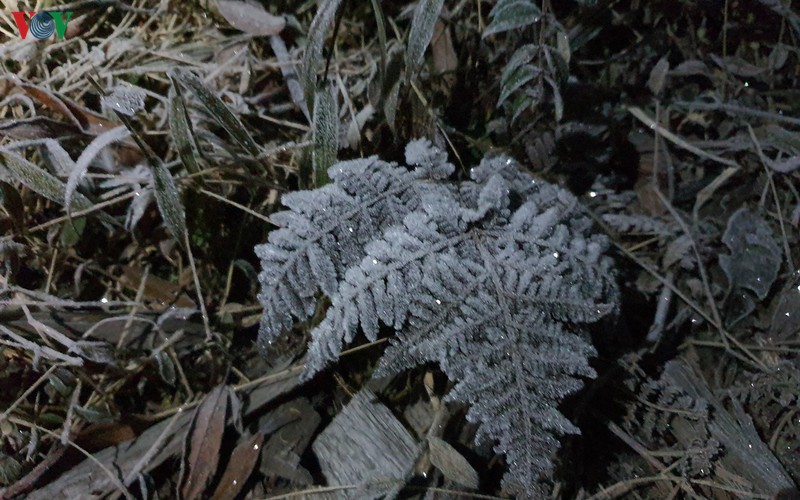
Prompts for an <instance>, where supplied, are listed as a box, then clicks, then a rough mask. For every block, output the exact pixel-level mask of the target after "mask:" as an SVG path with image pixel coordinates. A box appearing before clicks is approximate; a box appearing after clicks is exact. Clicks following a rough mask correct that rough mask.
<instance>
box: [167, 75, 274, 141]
mask: <svg viewBox="0 0 800 500" xmlns="http://www.w3.org/2000/svg"><path fill="white" fill-rule="evenodd" d="M169 76H170V77H171V78H174V79H177V80H178V81H179V82H181V84H183V85H184V86H186V88H188V89H189V90H191V91H192V93H193V94H194V95H195V96H196V97H197V99H198V100H199V101H200V103H201V104H202V105H203V107H205V108H206V110H207V111H208V113H209V114H210V115H211V117H212V118H214V120H216V121H217V123H219V124H220V126H221V127H222V128H224V129H225V131H226V132H227V133H228V134H230V136H231V137H233V139H234V140H235V141H236V142H238V143H239V145H240V146H241V147H242V148H244V150H245V151H247V153H248V154H250V155H252V156H253V157H257V156H259V154H260V149H259V147H258V145H257V144H256V141H255V140H253V137H252V136H251V135H250V133H249V132H248V131H247V129H246V128H245V127H244V124H243V123H242V122H241V121H240V120H239V118H237V117H236V115H234V114H233V112H232V111H231V110H230V109H229V108H228V106H226V105H225V103H224V102H222V99H220V98H219V97H217V95H216V94H214V92H212V91H211V89H209V88H208V87H207V86H206V85H205V84H204V83H203V81H202V80H200V78H198V77H197V76H196V75H194V74H193V73H191V72H189V71H187V70H184V69H174V70H172V71H170V73H169Z"/></svg>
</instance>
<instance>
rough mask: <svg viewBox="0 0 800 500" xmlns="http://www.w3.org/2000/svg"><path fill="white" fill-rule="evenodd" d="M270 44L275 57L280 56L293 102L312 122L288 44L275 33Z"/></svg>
mask: <svg viewBox="0 0 800 500" xmlns="http://www.w3.org/2000/svg"><path fill="white" fill-rule="evenodd" d="M269 44H270V46H271V47H272V51H273V52H274V53H275V57H277V58H278V63H280V65H281V73H282V74H283V79H284V80H285V81H286V86H287V87H288V88H289V96H291V98H292V102H293V103H294V104H295V106H297V107H298V108H300V111H302V112H303V115H305V117H306V120H308V122H309V123H311V114H310V113H309V112H308V104H307V103H306V98H305V93H304V92H303V86H302V85H301V84H300V82H299V81H298V80H297V69H296V67H295V65H294V63H293V62H292V61H291V58H290V57H289V51H288V50H286V44H285V43H283V38H281V37H280V35H273V36H271V37H269Z"/></svg>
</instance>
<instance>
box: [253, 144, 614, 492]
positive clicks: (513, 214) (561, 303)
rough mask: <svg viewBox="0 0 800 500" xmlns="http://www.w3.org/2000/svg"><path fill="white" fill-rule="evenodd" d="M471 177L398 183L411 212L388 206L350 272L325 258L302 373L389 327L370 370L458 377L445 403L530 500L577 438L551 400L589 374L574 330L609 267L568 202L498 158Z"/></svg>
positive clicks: (602, 303)
mask: <svg viewBox="0 0 800 500" xmlns="http://www.w3.org/2000/svg"><path fill="white" fill-rule="evenodd" d="M406 159H407V161H408V162H409V163H416V164H417V165H419V167H418V168H422V169H425V170H426V171H427V172H429V173H430V172H440V173H441V174H444V173H445V172H449V171H451V169H450V168H449V167H445V168H444V169H443V170H440V169H441V166H442V165H443V164H445V165H446V163H445V157H444V154H443V153H442V152H440V151H438V150H436V149H434V148H432V147H431V146H430V145H429V144H428V143H419V142H418V143H415V144H413V145H410V146H409V148H408V149H407V155H406ZM340 165H341V164H340ZM376 165H377V163H376ZM336 168H337V166H336V165H335V166H334V167H333V169H332V170H335V169H336ZM377 168H384V169H398V167H393V166H390V165H388V164H382V165H381V166H380V167H377ZM376 177H377V178H378V179H382V178H383V176H381V175H377V176H376ZM471 177H472V180H471V181H467V182H463V183H461V184H458V185H455V184H452V183H446V182H438V183H435V182H429V181H424V182H423V181H421V180H420V178H418V177H413V178H412V179H411V181H410V182H411V183H412V184H420V185H422V184H424V189H422V188H421V187H420V188H416V189H415V188H407V191H408V192H409V193H413V195H412V196H410V197H409V198H406V199H409V200H412V201H411V203H410V205H411V206H409V205H405V206H403V207H394V208H395V209H398V213H403V214H404V216H403V217H402V221H397V222H396V223H391V222H390V218H388V217H387V218H385V219H382V223H383V225H382V226H381V227H383V228H384V229H383V230H382V231H379V232H374V231H373V232H370V235H369V238H372V241H370V242H368V243H366V244H364V245H363V247H361V254H360V255H361V258H360V259H358V260H357V261H350V264H349V266H348V265H347V264H344V263H343V262H339V260H338V259H339V258H340V255H339V254H333V257H332V260H333V261H335V262H336V263H335V264H332V266H333V267H334V268H336V272H335V273H334V272H330V273H328V274H329V277H330V279H331V280H332V281H331V282H328V283H326V285H325V289H324V291H325V293H326V294H327V295H329V296H330V299H331V306H330V308H329V309H328V311H327V314H326V316H325V319H324V320H323V321H322V322H321V323H320V324H319V325H318V326H317V327H316V328H314V329H313V330H312V332H311V343H310V346H309V351H308V359H307V364H306V372H305V373H304V377H306V378H309V377H311V376H313V375H314V374H315V373H317V372H318V371H320V370H322V369H323V368H324V367H325V366H326V365H327V364H329V363H330V362H332V361H334V360H336V359H337V358H338V357H339V355H340V353H341V350H342V348H343V346H344V345H346V344H348V343H350V342H352V341H353V339H354V338H355V336H356V335H357V334H358V332H363V333H364V335H365V336H366V338H367V339H369V340H375V339H376V338H377V336H378V334H379V332H380V325H381V324H383V325H386V326H388V327H390V328H392V329H394V330H395V332H396V338H395V339H394V340H393V343H392V345H391V347H389V348H388V349H387V351H386V353H385V355H384V358H383V360H382V361H381V363H380V366H379V369H378V372H377V374H378V375H385V374H389V373H394V372H397V371H400V370H404V369H407V368H410V367H413V366H416V365H419V364H421V363H427V362H431V361H434V362H436V363H438V364H439V366H440V367H441V369H442V371H443V372H444V373H445V374H447V376H448V377H449V378H450V379H451V380H454V381H456V382H457V383H456V386H455V387H454V389H453V390H452V391H451V392H450V394H449V395H448V399H449V400H451V401H459V402H463V403H467V404H469V405H470V410H469V412H468V414H467V417H468V419H469V420H471V421H473V422H477V423H479V424H480V427H479V432H478V436H477V438H478V439H479V440H483V439H488V440H492V441H495V442H496V443H497V444H496V446H495V450H496V451H497V452H498V453H504V454H505V455H506V457H507V460H508V463H509V470H508V473H507V474H506V476H505V478H504V486H505V488H506V489H507V490H508V491H510V492H514V493H518V494H520V495H522V496H533V495H534V494H535V492H536V491H538V488H539V486H538V485H539V481H540V480H541V479H545V478H547V477H549V475H550V474H551V472H552V457H553V455H554V453H555V452H556V451H557V450H558V436H561V435H564V434H575V433H578V429H577V428H576V427H575V426H574V425H573V424H571V423H570V422H569V420H567V419H566V418H565V417H564V416H563V415H562V414H561V413H560V412H559V411H558V404H559V403H560V401H561V400H562V399H563V397H564V396H566V395H567V394H570V393H572V392H574V391H576V390H577V389H578V388H580V387H581V385H582V381H581V378H582V377H592V376H594V374H595V373H594V371H593V370H592V368H591V367H590V366H589V364H588V357H589V356H591V355H593V354H594V349H593V347H592V346H591V345H590V344H589V343H588V342H587V341H586V340H585V339H584V338H583V337H581V336H580V335H576V332H578V331H579V329H580V326H579V325H580V324H583V323H588V322H592V321H596V320H597V319H599V318H600V317H602V316H604V315H605V314H607V313H608V312H609V311H610V310H612V309H614V308H615V307H616V302H617V297H616V292H615V288H614V284H613V272H612V269H611V262H610V260H609V259H608V258H607V257H605V256H604V255H603V253H604V251H605V249H606V246H607V243H606V241H605V239H604V238H603V237H601V236H597V235H592V234H591V232H590V229H591V221H590V219H589V218H588V217H587V216H586V215H585V214H584V213H583V211H582V209H581V207H580V205H579V204H578V202H577V200H576V198H575V197H574V196H572V195H571V194H569V193H568V192H566V191H564V190H563V189H560V188H558V187H556V186H553V185H551V184H548V183H545V182H542V181H538V180H534V179H532V178H531V177H529V176H528V175H526V174H524V173H522V172H520V170H519V168H518V166H517V164H516V163H515V162H514V161H513V160H511V159H509V158H504V157H496V158H492V159H487V160H484V161H483V162H481V164H480V165H478V166H477V167H475V168H473V169H472V170H471ZM440 178H442V177H440ZM335 182H336V181H335ZM365 182H366V181H365ZM363 189H368V188H367V187H366V186H363ZM380 191H385V189H380ZM368 192H369V193H370V196H373V195H374V193H373V191H372V190H369V191H368ZM325 193H326V191H325V188H323V189H320V190H316V191H313V192H311V194H309V195H308V196H309V197H311V198H314V197H318V198H320V199H321V200H324V199H325V196H327V195H326V194H325ZM414 196H416V197H414ZM290 201H292V199H291V198H290ZM308 201H309V203H310V200H308ZM360 204H361V203H359V205H360ZM308 206H309V207H311V206H312V205H308ZM313 206H314V207H316V210H317V211H319V210H321V208H320V206H322V207H326V206H327V204H322V205H320V204H319V203H316V204H314V205H313ZM309 216H313V214H305V217H309ZM284 217H285V218H287V219H289V220H291V218H290V217H288V216H284ZM395 220H396V219H395ZM379 225H380V224H376V225H375V227H377V226H379ZM294 227H301V226H300V225H299V224H298V223H295V224H294ZM364 234H366V232H365V233H364ZM270 241H271V243H272V242H273V241H272V238H270ZM345 256H346V257H348V258H349V257H352V256H353V253H350V252H348V253H347V254H346V255H345ZM340 264H341V265H340ZM337 266H338V267H337ZM345 268H346V270H344V269H345ZM334 280H335V281H336V282H337V283H338V287H336V289H335V290H331V286H332V285H333V284H334V283H333V281H334ZM262 295H263V293H262Z"/></svg>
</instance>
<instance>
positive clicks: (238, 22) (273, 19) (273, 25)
mask: <svg viewBox="0 0 800 500" xmlns="http://www.w3.org/2000/svg"><path fill="white" fill-rule="evenodd" d="M217 6H218V7H219V12H220V14H222V16H223V17H224V18H225V19H226V20H227V21H228V22H229V23H231V26H233V27H234V28H236V29H238V30H241V31H244V32H245V33H249V34H251V35H256V36H272V35H277V34H278V33H280V32H281V31H283V27H284V26H286V20H285V19H284V18H282V17H278V16H273V15H272V14H270V13H269V12H267V10H266V9H265V8H264V7H263V6H262V5H260V4H258V3H255V2H253V1H250V0H217Z"/></svg>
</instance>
